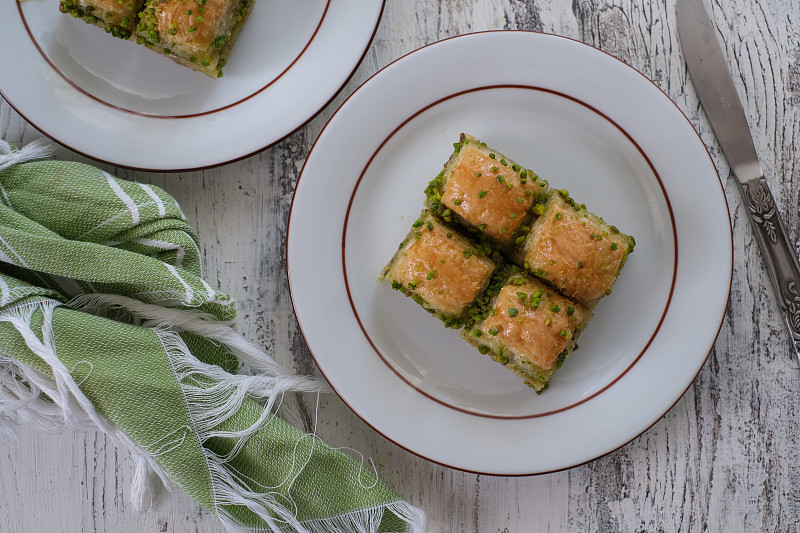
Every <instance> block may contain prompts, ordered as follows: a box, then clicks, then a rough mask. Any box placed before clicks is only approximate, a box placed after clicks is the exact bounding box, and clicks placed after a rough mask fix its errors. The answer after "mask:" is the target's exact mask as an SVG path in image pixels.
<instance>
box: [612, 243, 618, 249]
mask: <svg viewBox="0 0 800 533" xmlns="http://www.w3.org/2000/svg"><path fill="white" fill-rule="evenodd" d="M616 249H617V243H615V242H612V243H611V250H613V251H616Z"/></svg>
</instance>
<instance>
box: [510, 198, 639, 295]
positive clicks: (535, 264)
mask: <svg viewBox="0 0 800 533" xmlns="http://www.w3.org/2000/svg"><path fill="white" fill-rule="evenodd" d="M633 247H634V240H633V237H630V236H628V235H625V234H624V233H620V231H619V230H618V229H617V228H616V227H614V226H609V225H608V224H606V223H605V222H604V221H603V219H602V218H600V217H598V216H596V215H593V214H592V213H590V212H588V211H587V210H586V207H584V206H582V205H578V204H576V203H575V201H574V200H573V199H572V198H570V197H569V194H568V193H567V191H563V190H562V191H552V192H551V193H550V196H549V198H548V201H547V204H546V206H545V210H544V213H543V214H542V215H541V216H540V217H538V219H537V220H536V222H535V223H534V224H533V226H532V228H531V231H530V234H529V235H528V237H527V239H526V240H525V242H524V244H523V245H522V247H521V253H520V257H521V262H522V263H523V265H524V267H525V269H526V270H528V271H529V272H530V273H532V274H534V275H535V276H537V277H539V278H541V279H543V280H545V281H547V282H548V283H550V284H551V285H552V286H553V287H555V288H556V289H557V290H558V291H559V292H561V293H562V294H563V295H564V296H567V297H569V298H572V299H574V300H576V301H578V302H580V303H581V304H582V305H583V306H585V307H588V308H591V307H593V306H594V305H595V304H596V303H597V302H598V300H600V298H602V297H603V296H605V295H607V294H610V293H611V287H612V285H613V284H614V282H615V281H616V279H617V276H618V275H619V272H620V269H621V268H622V266H623V265H624V264H625V261H626V259H627V257H628V254H629V253H631V252H632V251H633Z"/></svg>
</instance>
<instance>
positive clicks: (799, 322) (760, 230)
mask: <svg viewBox="0 0 800 533" xmlns="http://www.w3.org/2000/svg"><path fill="white" fill-rule="evenodd" d="M736 182H737V183H739V184H740V186H741V189H742V194H743V195H744V199H745V203H746V204H747V211H748V213H749V215H750V221H751V222H752V223H753V229H755V233H756V239H757V240H758V244H759V246H760V247H761V252H762V253H763V255H764V259H765V261H766V263H767V271H768V272H769V277H770V281H771V282H772V288H773V289H774V290H775V295H776V296H777V297H778V302H779V304H780V306H781V311H783V318H784V320H785V321H786V325H787V326H789V331H790V332H791V334H792V341H793V344H794V351H795V355H796V356H797V357H798V358H800V264H798V261H797V255H796V254H795V252H794V246H792V244H791V243H790V242H789V238H788V236H787V234H786V228H785V227H784V225H783V220H781V216H780V214H779V213H778V210H777V209H776V207H775V199H774V198H773V197H772V192H770V190H769V186H768V185H767V182H766V180H765V179H764V178H763V177H760V178H753V179H750V180H747V181H745V182H743V183H742V182H739V180H736Z"/></svg>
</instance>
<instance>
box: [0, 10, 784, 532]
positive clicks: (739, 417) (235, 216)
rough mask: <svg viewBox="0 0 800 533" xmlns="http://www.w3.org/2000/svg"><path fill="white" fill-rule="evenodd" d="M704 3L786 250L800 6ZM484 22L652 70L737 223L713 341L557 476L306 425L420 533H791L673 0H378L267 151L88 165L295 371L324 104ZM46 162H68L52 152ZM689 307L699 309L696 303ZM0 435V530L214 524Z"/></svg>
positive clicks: (5, 128)
mask: <svg viewBox="0 0 800 533" xmlns="http://www.w3.org/2000/svg"><path fill="white" fill-rule="evenodd" d="M706 5H707V7H708V8H709V9H710V10H711V12H712V17H713V19H714V20H715V22H716V24H717V26H718V29H719V32H720V35H721V37H722V38H723V40H724V43H725V44H724V49H725V51H726V53H727V55H728V57H729V62H730V66H731V68H732V69H733V71H734V72H737V71H738V72H739V73H740V74H739V75H738V76H736V78H735V82H736V85H737V88H738V89H739V91H740V94H741V95H742V96H743V98H742V99H743V104H744V107H745V110H746V112H747V113H748V119H749V121H750V124H751V128H752V130H753V134H754V137H755V145H756V150H757V151H758V153H759V155H760V157H761V159H762V164H763V167H764V170H765V173H766V178H767V181H768V182H769V184H770V186H771V187H772V190H773V193H774V195H775V198H776V202H777V204H778V206H779V209H780V210H781V212H782V213H784V215H785V219H786V223H787V224H786V225H787V229H788V231H789V235H790V238H791V240H792V241H793V242H795V243H797V242H800V213H798V206H800V175H799V172H798V164H797V161H798V156H797V147H798V139H800V117H799V116H798V105H799V104H800V30H798V28H800V4H799V3H797V2H785V1H784V0H758V1H753V0H725V1H722V0H713V3H708V2H707V3H706ZM487 29H525V30H535V31H543V32H547V33H555V34H559V35H564V36H567V37H570V38H573V39H577V40H580V41H583V42H585V43H588V44H591V45H593V46H596V47H598V48H600V49H602V50H604V51H606V52H608V53H610V54H612V55H614V56H616V57H618V58H620V59H621V60H623V61H625V62H626V63H628V64H629V65H631V66H632V67H634V68H636V69H637V70H639V71H641V72H642V73H644V74H645V75H646V76H647V77H649V78H650V79H652V80H653V81H654V82H655V83H656V84H657V85H658V86H659V87H661V89H662V90H664V92H665V93H666V94H667V95H668V96H669V97H671V98H672V99H673V100H674V101H675V102H676V103H677V104H678V106H679V107H680V108H681V110H683V112H684V113H685V114H686V115H687V117H688V118H689V120H690V121H691V122H692V124H693V125H694V126H695V128H696V129H697V130H698V132H699V134H700V136H701V138H702V139H703V141H704V142H705V144H706V146H707V147H708V149H709V152H710V153H711V155H712V158H713V159H714V161H715V163H716V164H717V168H718V169H719V171H720V175H721V177H722V179H723V182H724V183H725V189H726V194H727V198H728V202H729V206H730V212H731V215H732V223H733V230H734V250H735V263H734V276H733V287H732V292H731V297H730V305H729V308H728V311H727V314H726V317H725V321H724V323H723V325H722V329H721V331H720V334H719V338H718V340H717V343H716V347H715V348H714V350H713V351H712V352H711V354H710V356H709V359H708V361H707V363H706V365H705V366H704V368H703V369H702V371H701V372H700V374H699V376H698V377H697V379H696V380H695V382H694V384H693V385H692V386H691V387H690V388H689V390H688V391H687V393H686V394H685V395H684V396H683V397H682V398H681V400H680V401H679V402H678V403H677V404H676V405H675V406H674V407H673V409H672V410H671V411H669V413H667V414H666V415H665V416H664V417H663V418H662V419H661V420H659V421H658V422H657V423H656V424H655V425H654V426H653V427H652V428H650V429H649V430H648V431H646V432H645V433H644V434H643V435H641V436H640V437H639V438H637V439H635V440H634V441H633V442H631V443H629V444H627V445H626V446H624V447H622V448H621V449H620V450H617V451H616V452H613V453H611V454H609V455H607V456H605V457H602V458H600V459H598V460H596V461H594V462H591V463H589V464H587V465H583V466H580V467H577V468H573V469H571V470H568V471H564V472H559V473H555V474H550V475H544V476H538V477H527V478H502V477H487V476H479V475H474V474H468V473H463V472H459V471H455V470H451V469H448V468H445V467H441V466H438V465H434V464H431V463H429V462H427V461H425V460H423V459H420V458H418V457H416V456H414V455H412V454H410V453H408V452H406V451H404V450H402V449H400V448H398V447H397V446H395V445H393V444H392V443H390V442H388V441H386V440H385V439H383V438H382V437H381V436H379V435H377V434H376V433H375V432H374V431H372V430H371V429H370V428H369V427H368V426H366V424H364V423H363V422H362V421H361V420H359V419H358V418H357V417H356V416H355V415H354V414H353V413H352V412H350V410H349V409H348V408H347V407H346V406H345V405H344V404H343V403H342V402H341V401H340V400H339V399H338V398H337V397H335V396H327V397H323V398H322V399H321V401H320V408H319V413H318V434H319V435H320V436H321V437H322V438H323V439H324V440H325V441H327V442H329V443H331V444H333V445H336V446H348V447H351V448H353V449H356V450H359V451H360V452H362V453H363V454H364V455H365V456H367V457H371V458H372V460H373V461H374V464H375V466H376V468H377V470H378V472H379V474H380V475H381V476H382V478H383V479H384V480H386V481H387V482H388V483H390V484H391V485H393V486H394V487H395V488H396V489H397V491H398V492H399V493H400V494H401V495H403V496H404V497H405V498H406V499H408V500H409V501H411V502H412V503H413V504H415V505H417V506H419V507H422V508H423V509H425V510H426V511H427V513H428V518H429V529H430V531H434V532H454V533H455V532H459V533H461V532H480V533H494V532H497V533H508V532H527V531H537V532H538V531H542V532H561V531H575V532H585V531H592V532H602V533H605V532H614V531H626V532H628V531H630V532H661V531H663V532H673V531H674V532H698V531H709V532H711V531H726V532H732V531H733V532H736V531H742V532H752V531H769V532H796V531H798V529H800V527H798V524H800V461H798V460H797V450H798V449H799V447H798V444H800V443H799V442H798V441H799V440H800V427H799V425H798V422H799V421H800V412H798V403H797V400H796V398H797V394H798V391H800V378H799V377H798V376H800V369H798V361H796V360H795V359H794V358H793V356H792V350H791V347H790V344H789V336H788V334H787V333H786V331H784V329H785V328H784V326H783V324H782V321H781V317H780V315H779V314H778V312H777V306H776V305H775V302H774V298H773V296H772V294H771V289H770V286H769V282H768V280H767V278H766V277H765V273H764V268H763V265H762V261H761V256H760V252H759V250H758V247H757V244H756V242H755V241H754V237H753V232H752V230H751V228H750V226H749V222H748V221H747V219H746V215H745V213H744V211H743V209H742V204H741V201H740V198H739V194H738V191H737V190H736V187H735V185H734V183H733V182H732V178H731V177H730V172H729V169H728V166H727V164H726V162H725V160H724V158H723V157H722V155H721V153H720V151H719V147H718V145H717V143H716V140H715V138H714V136H713V133H712V131H711V129H710V127H709V125H708V122H707V120H706V118H705V115H704V114H703V112H702V109H701V108H700V107H699V103H698V101H697V97H696V95H695V93H694V89H693V87H692V85H691V83H690V82H689V81H688V74H687V72H686V69H685V66H684V64H683V58H682V55H681V52H680V47H679V45H678V41H677V34H676V30H675V14H674V1H673V0H652V1H645V0H608V1H599V0H571V1H570V2H566V1H554V2H551V1H545V0H534V1H524V0H447V1H444V0H425V1H422V0H388V1H387V2H386V7H385V11H384V17H383V20H382V22H381V24H380V27H379V30H378V32H377V34H376V36H375V40H374V42H373V43H372V46H371V47H370V49H369V51H368V53H367V55H366V56H365V58H364V61H363V62H362V64H361V65H360V67H359V68H358V70H357V71H356V73H355V75H354V77H353V79H352V80H351V81H350V82H349V83H348V84H347V86H346V87H345V89H344V90H343V91H342V93H341V94H340V95H338V96H337V97H336V98H335V99H334V101H333V102H332V103H331V104H330V105H329V106H328V107H327V108H326V109H325V110H324V111H323V112H322V113H321V114H320V115H319V116H317V117H316V118H315V119H314V120H312V121H311V122H310V123H309V124H308V125H306V126H305V127H303V128H302V129H300V130H299V131H298V132H296V133H295V134H294V135H292V136H290V137H289V138H288V139H286V140H284V141H283V142H281V143H279V144H278V145H276V146H274V147H272V148H270V149H268V150H265V151H263V152H261V153H259V154H257V155H255V156H252V157H250V158H248V159H245V160H243V161H240V162H238V163H234V164H232V165H227V166H223V167H220V168H217V169H211V170H205V171H199V172H192V173H183V174H152V173H143V172H132V171H127V170H121V169H114V168H111V167H104V168H105V169H106V170H108V171H110V172H112V173H116V174H117V175H118V176H120V177H124V178H128V179H135V180H139V181H144V182H148V183H154V184H156V185H159V186H161V187H163V188H165V189H166V190H167V191H169V192H170V193H171V194H173V195H174V196H175V197H176V198H177V199H178V201H179V202H180V204H181V205H182V206H183V208H184V209H185V211H186V212H187V215H188V217H189V218H190V220H191V221H192V222H193V223H194V224H195V225H196V227H197V228H198V231H199V234H200V236H201V238H202V240H203V242H204V243H205V249H204V260H205V265H206V278H207V279H208V280H209V281H210V282H211V283H212V284H213V283H217V284H219V285H220V286H221V287H224V288H226V290H228V291H229V292H231V294H232V295H233V296H234V297H235V298H236V300H238V302H239V313H240V318H239V327H240V330H241V331H242V332H243V333H244V334H245V336H247V337H248V338H250V339H252V340H254V341H255V342H257V343H259V344H260V345H262V346H263V347H264V348H265V349H266V350H267V351H269V352H271V353H273V354H274V355H275V356H276V358H277V359H278V360H279V361H281V362H282V363H284V364H286V365H287V366H289V367H291V368H293V369H294V370H296V371H297V372H301V373H316V372H317V370H316V367H315V365H314V362H313V359H312V358H311V356H310V354H309V352H308V350H307V348H306V347H305V344H304V342H303V339H302V336H301V334H300V332H299V330H298V327H297V323H296V321H295V319H294V315H293V312H292V308H291V302H290V300H289V292H288V286H287V281H286V275H285V235H286V225H287V220H288V215H289V208H290V204H291V197H292V192H293V189H294V185H295V183H296V180H297V177H298V174H299V173H300V170H301V167H302V164H303V161H304V160H305V157H306V156H307V154H308V152H309V150H310V148H311V145H312V144H313V142H314V140H315V139H316V137H317V135H318V134H319V132H320V131H321V129H322V127H323V126H324V124H325V122H326V121H327V120H328V119H329V118H330V116H331V115H332V113H333V112H334V110H335V109H336V108H337V107H338V106H339V105H340V104H341V103H342V101H343V100H344V98H345V97H346V96H347V95H349V94H351V93H352V92H353V91H354V90H355V89H356V88H357V87H358V85H360V84H361V83H362V82H363V81H365V80H366V79H367V78H368V77H369V76H371V75H372V74H374V73H375V72H376V71H378V70H379V69H380V68H382V67H383V66H385V65H387V64H388V63H390V62H391V61H393V60H394V59H396V58H398V57H400V56H402V55H404V54H406V53H409V52H411V51H413V50H415V49H416V48H419V47H420V46H423V45H426V44H430V43H432V42H435V41H437V40H439V39H443V38H446V37H450V36H454V35H458V34H463V33H468V32H473V31H481V30H487ZM4 75H8V74H7V73H6V74H4ZM598 83H602V80H598ZM0 136H2V138H3V139H6V140H8V141H9V142H11V143H13V144H24V143H26V142H29V141H31V140H33V139H36V138H39V137H41V136H42V135H41V134H40V133H39V132H37V131H36V130H35V129H34V128H33V127H32V126H30V125H28V124H27V123H26V122H25V121H24V120H23V119H22V118H20V116H19V115H17V114H16V113H15V112H14V111H13V109H12V108H11V107H10V106H9V105H8V104H7V103H6V102H5V101H2V100H0ZM58 155H59V157H62V158H65V159H72V160H83V159H82V158H81V157H80V156H78V155H75V154H73V153H71V152H69V151H68V150H66V149H63V148H62V149H60V150H59V153H58ZM701 222H702V221H701V220H698V223H701ZM697 260H698V261H702V258H697ZM694 312H700V313H702V312H703V307H702V302H698V309H696V310H694ZM641 401H647V399H646V398H643V399H641ZM312 407H313V405H312ZM613 430H614V428H613V427H610V428H609V431H613ZM0 443H1V444H2V446H1V447H0V450H2V452H0V531H3V532H6V531H8V532H39V531H48V532H51V531H52V532H58V531H64V532H77V531H87V532H89V531H98V532H106V531H108V532H121V533H127V532H176V533H184V532H220V531H222V527H221V526H220V525H219V524H218V523H217V522H216V520H215V518H214V517H213V516H211V515H210V514H209V513H207V512H206V511H204V510H203V509H201V508H200V507H199V506H198V505H197V504H196V503H194V502H193V501H192V500H191V499H190V498H189V497H187V496H186V495H185V494H182V493H180V491H177V492H173V493H162V494H159V495H158V497H157V498H156V499H155V501H154V503H153V506H152V508H151V509H150V510H148V511H146V512H142V513H134V512H133V511H132V510H131V507H130V498H129V494H130V491H129V486H130V479H131V476H132V472H133V463H132V461H131V459H130V457H129V455H128V454H127V453H126V452H125V451H122V450H118V449H116V448H115V447H114V446H113V445H112V444H111V443H110V442H108V441H107V440H106V439H105V438H104V437H103V436H101V435H98V434H93V433H92V434H89V433H83V432H72V431H63V432H61V433H52V432H50V433H45V432H40V431H35V430H33V429H30V428H21V429H20V432H19V435H18V437H17V438H16V439H11V438H6V437H0Z"/></svg>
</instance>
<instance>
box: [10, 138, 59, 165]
mask: <svg viewBox="0 0 800 533" xmlns="http://www.w3.org/2000/svg"><path fill="white" fill-rule="evenodd" d="M55 151H56V150H55V146H54V145H53V144H52V143H50V142H49V141H46V140H44V139H36V140H35V141H32V142H29V143H28V144H26V145H25V146H24V147H23V148H22V149H20V150H12V149H11V145H10V144H8V143H7V142H6V141H3V140H0V170H3V169H4V168H8V167H10V166H12V165H16V164H17V163H24V162H25V161H33V160H34V159H44V158H46V157H50V156H51V155H53V154H54V153H55Z"/></svg>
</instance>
